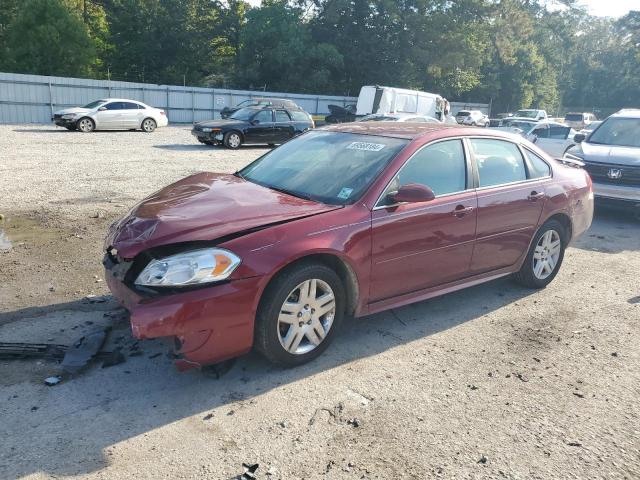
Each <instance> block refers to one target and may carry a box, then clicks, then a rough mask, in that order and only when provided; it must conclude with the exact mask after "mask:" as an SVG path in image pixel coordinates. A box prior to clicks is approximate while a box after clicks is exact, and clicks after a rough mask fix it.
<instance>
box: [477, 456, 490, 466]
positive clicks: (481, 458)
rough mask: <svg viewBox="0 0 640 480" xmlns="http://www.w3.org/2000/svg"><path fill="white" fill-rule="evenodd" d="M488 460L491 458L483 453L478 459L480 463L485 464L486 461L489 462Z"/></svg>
mask: <svg viewBox="0 0 640 480" xmlns="http://www.w3.org/2000/svg"><path fill="white" fill-rule="evenodd" d="M488 460H489V459H488V458H487V457H486V456H484V455H482V456H481V457H480V460H478V463H481V464H483V465H484V464H485V463H487V461H488Z"/></svg>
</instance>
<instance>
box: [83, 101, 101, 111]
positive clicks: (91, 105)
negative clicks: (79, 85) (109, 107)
mask: <svg viewBox="0 0 640 480" xmlns="http://www.w3.org/2000/svg"><path fill="white" fill-rule="evenodd" d="M103 103H106V101H105V100H96V101H95V102H91V103H87V104H86V105H85V106H84V107H82V108H88V109H92V108H96V107H99V106H100V105H102V104H103Z"/></svg>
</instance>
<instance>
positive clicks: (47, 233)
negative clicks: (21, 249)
mask: <svg viewBox="0 0 640 480" xmlns="http://www.w3.org/2000/svg"><path fill="white" fill-rule="evenodd" d="M62 236H63V235H62V232H60V231H59V230H58V229H56V228H44V227H42V226H41V225H40V223H39V222H38V221H37V220H33V219H31V218H20V217H9V218H5V219H4V220H2V221H0V252H7V251H9V250H11V249H12V248H13V247H15V246H16V245H20V244H23V243H27V244H30V245H45V244H46V243H48V242H50V241H52V240H56V239H60V238H61V237H62Z"/></svg>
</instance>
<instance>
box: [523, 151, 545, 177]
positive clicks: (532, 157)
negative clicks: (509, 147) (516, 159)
mask: <svg viewBox="0 0 640 480" xmlns="http://www.w3.org/2000/svg"><path fill="white" fill-rule="evenodd" d="M525 153H526V155H527V158H528V159H529V163H530V164H531V168H530V170H529V178H543V177H549V176H551V167H549V165H548V164H547V162H545V161H544V160H543V159H542V158H540V157H539V156H538V155H536V154H535V153H533V152H532V151H530V150H526V149H525Z"/></svg>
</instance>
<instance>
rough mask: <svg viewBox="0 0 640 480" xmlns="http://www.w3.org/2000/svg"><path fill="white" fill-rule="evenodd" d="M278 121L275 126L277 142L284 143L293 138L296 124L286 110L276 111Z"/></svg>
mask: <svg viewBox="0 0 640 480" xmlns="http://www.w3.org/2000/svg"><path fill="white" fill-rule="evenodd" d="M275 114H276V122H275V126H274V139H275V143H283V142H286V141H287V140H289V139H290V138H292V137H293V136H294V134H295V126H294V123H293V122H292V121H291V117H290V116H289V113H288V112H287V111H286V110H282V109H277V110H276V111H275Z"/></svg>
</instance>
